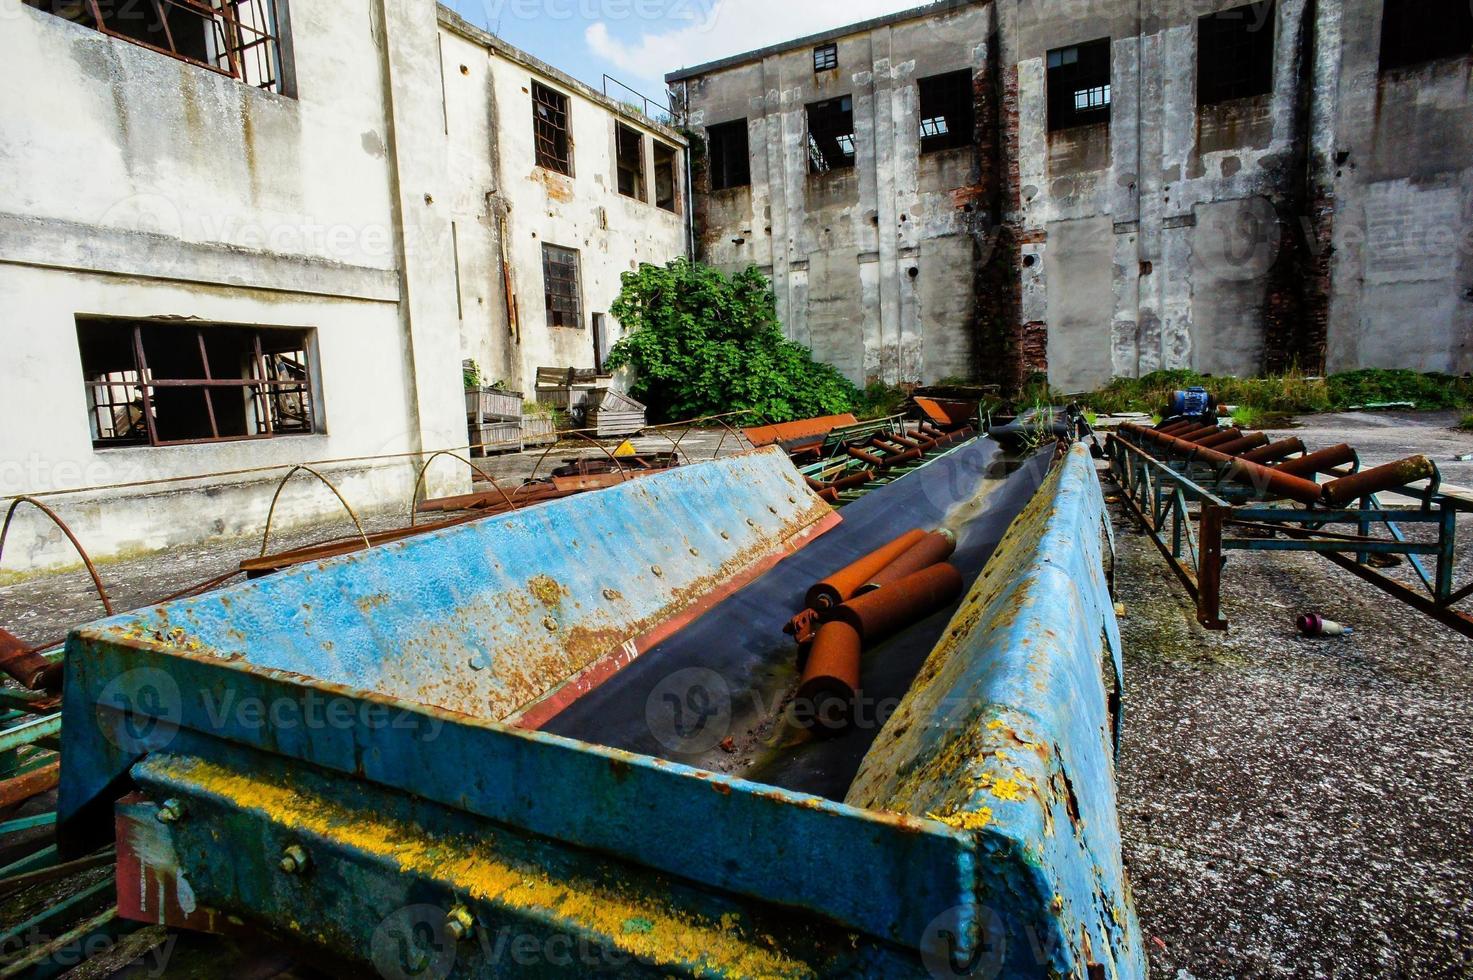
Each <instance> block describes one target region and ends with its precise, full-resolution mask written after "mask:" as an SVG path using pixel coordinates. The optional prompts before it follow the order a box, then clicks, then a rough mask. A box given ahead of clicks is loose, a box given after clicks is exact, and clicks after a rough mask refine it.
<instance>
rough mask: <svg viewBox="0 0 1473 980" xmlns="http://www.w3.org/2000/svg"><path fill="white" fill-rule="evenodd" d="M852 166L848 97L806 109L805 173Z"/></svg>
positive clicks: (850, 101)
mask: <svg viewBox="0 0 1473 980" xmlns="http://www.w3.org/2000/svg"><path fill="white" fill-rule="evenodd" d="M852 166H854V99H853V98H852V97H850V96H848V95H846V96H844V97H843V98H841V99H830V100H828V101H827V102H815V103H813V104H812V105H810V106H809V107H808V172H809V173H811V174H826V173H829V172H830V171H833V170H843V169H846V168H848V167H852Z"/></svg>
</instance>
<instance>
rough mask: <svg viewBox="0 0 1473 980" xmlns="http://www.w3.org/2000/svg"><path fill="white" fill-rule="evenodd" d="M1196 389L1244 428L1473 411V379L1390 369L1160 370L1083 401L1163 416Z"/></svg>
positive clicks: (1095, 406) (1111, 385)
mask: <svg viewBox="0 0 1473 980" xmlns="http://www.w3.org/2000/svg"><path fill="white" fill-rule="evenodd" d="M1194 385H1201V386H1202V387H1204V388H1206V389H1207V390H1208V391H1210V392H1212V393H1213V394H1214V395H1216V396H1217V397H1218V399H1219V400H1220V401H1222V402H1223V403H1225V404H1228V405H1236V406H1238V411H1237V412H1236V413H1234V416H1233V419H1234V421H1235V422H1237V423H1238V424H1239V425H1255V424H1262V423H1263V422H1264V419H1265V416H1272V415H1289V414H1302V413H1306V412H1329V411H1342V410H1344V409H1348V408H1350V407H1351V406H1353V405H1367V404H1374V403H1377V402H1411V403H1413V404H1415V405H1416V406H1417V408H1418V409H1424V410H1438V409H1441V410H1446V409H1458V408H1473V380H1470V379H1468V378H1458V377H1454V376H1453V375H1450V374H1419V373H1417V372H1416V371H1387V370H1366V371H1350V372H1347V373H1345V374H1333V375H1331V376H1330V377H1328V378H1312V377H1306V376H1304V375H1301V374H1284V375H1278V376H1275V377H1268V378H1232V377H1224V378H1213V377H1207V376H1204V375H1201V374H1198V373H1196V372H1195V371H1155V372H1153V373H1151V374H1148V375H1146V376H1144V377H1141V378H1116V379H1115V380H1114V381H1111V382H1110V383H1109V384H1108V385H1106V386H1105V387H1104V388H1102V389H1100V390H1099V391H1096V392H1094V393H1092V394H1089V395H1086V396H1085V397H1084V398H1082V399H1081V401H1082V402H1083V403H1084V404H1087V405H1089V406H1090V407H1091V408H1093V409H1095V410H1096V411H1099V412H1157V411H1160V410H1161V408H1162V407H1163V406H1164V405H1165V404H1166V402H1167V400H1168V399H1169V398H1170V397H1171V393H1172V392H1173V391H1176V390H1178V389H1182V388H1190V387H1192V386H1194Z"/></svg>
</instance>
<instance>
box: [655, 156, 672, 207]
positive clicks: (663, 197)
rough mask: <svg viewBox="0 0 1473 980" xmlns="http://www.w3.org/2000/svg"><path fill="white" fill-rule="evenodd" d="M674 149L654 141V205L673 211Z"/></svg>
mask: <svg viewBox="0 0 1473 980" xmlns="http://www.w3.org/2000/svg"><path fill="white" fill-rule="evenodd" d="M675 182H676V176H675V147H673V146H670V145H669V144H667V143H661V142H660V141H659V140H655V205H656V206H657V207H661V208H664V209H665V210H666V211H674V210H675Z"/></svg>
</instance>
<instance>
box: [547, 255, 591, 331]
mask: <svg viewBox="0 0 1473 980" xmlns="http://www.w3.org/2000/svg"><path fill="white" fill-rule="evenodd" d="M542 281H543V288H544V290H545V291H546V294H547V325H548V326H550V327H579V328H581V327H582V326H583V311H582V306H583V304H582V291H581V290H580V289H579V287H578V253H577V251H576V250H574V249H571V248H563V247H561V246H559V245H547V244H544V245H543V246H542Z"/></svg>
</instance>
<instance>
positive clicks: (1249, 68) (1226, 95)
mask: <svg viewBox="0 0 1473 980" xmlns="http://www.w3.org/2000/svg"><path fill="white" fill-rule="evenodd" d="M1274 21H1275V8H1274V0H1257V2H1255V3H1249V4H1245V5H1243V6H1241V7H1234V8H1232V9H1231V10H1220V11H1218V12H1217V13H1214V14H1207V15H1206V16H1204V17H1201V18H1198V20H1197V104H1198V105H1216V104H1218V103H1220V102H1230V101H1232V100H1233V99H1246V98H1250V97H1252V96H1255V95H1267V94H1268V93H1269V92H1272V91H1273V87H1274V30H1275V24H1274Z"/></svg>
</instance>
